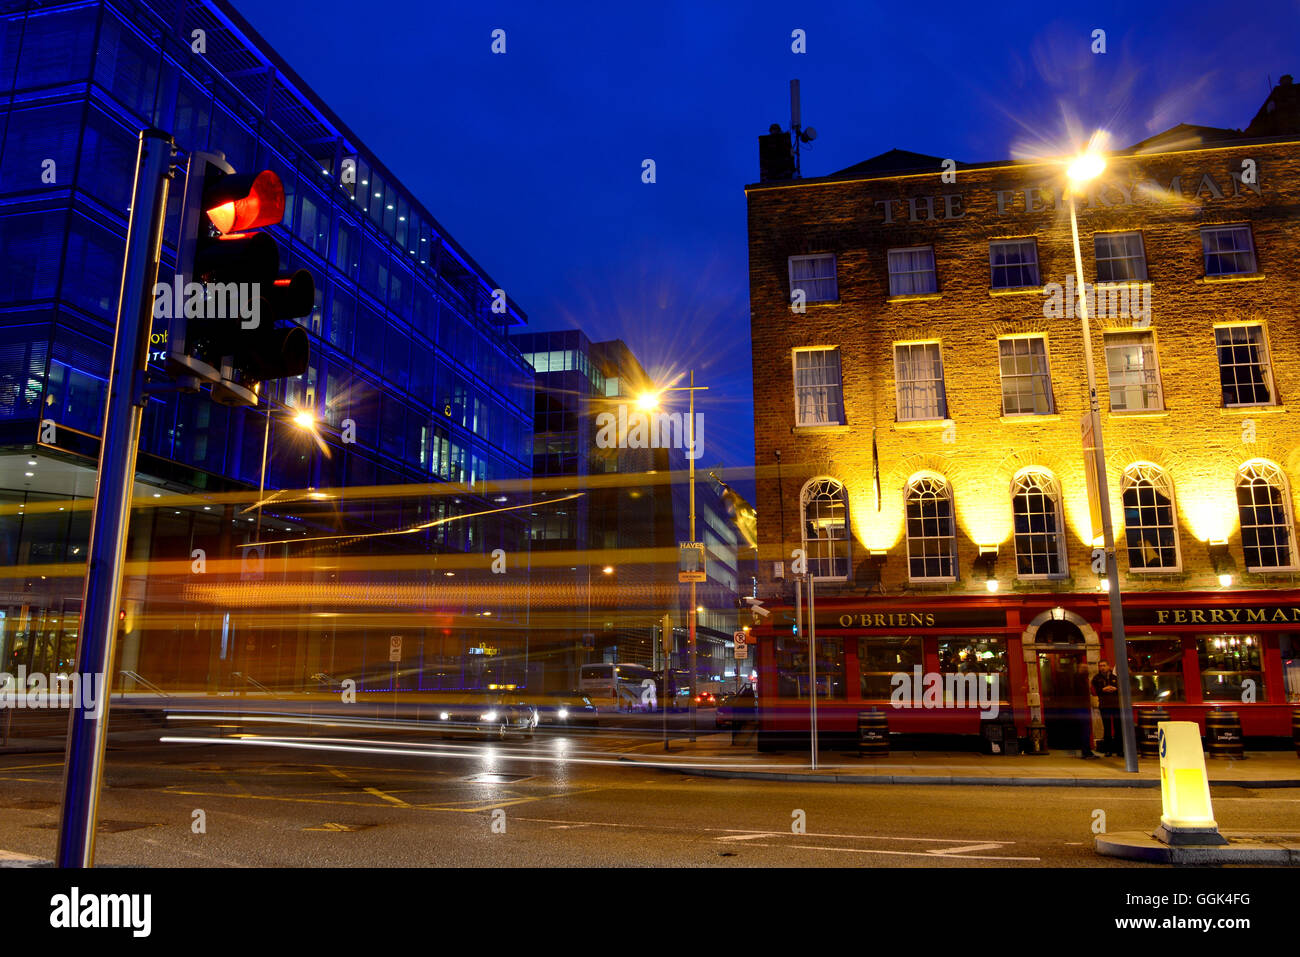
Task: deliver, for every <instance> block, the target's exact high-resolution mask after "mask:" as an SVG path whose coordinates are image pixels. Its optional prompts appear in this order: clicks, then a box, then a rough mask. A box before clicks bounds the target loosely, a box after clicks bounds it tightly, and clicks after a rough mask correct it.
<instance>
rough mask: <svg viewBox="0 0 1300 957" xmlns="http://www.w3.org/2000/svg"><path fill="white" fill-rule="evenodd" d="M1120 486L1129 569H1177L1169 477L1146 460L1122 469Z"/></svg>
mask: <svg viewBox="0 0 1300 957" xmlns="http://www.w3.org/2000/svg"><path fill="white" fill-rule="evenodd" d="M1121 487H1122V489H1123V500H1124V536H1125V538H1126V539H1127V541H1128V564H1129V568H1130V569H1131V570H1132V571H1175V570H1177V569H1178V567H1179V562H1178V524H1177V522H1175V521H1174V493H1173V486H1172V484H1171V483H1170V481H1169V476H1168V475H1167V474H1166V473H1165V472H1164V470H1162V469H1160V468H1158V467H1157V466H1155V465H1152V464H1151V463H1150V462H1138V463H1135V464H1133V465H1130V466H1129V467H1128V468H1127V469H1125V470H1124V477H1123V480H1122V482H1121Z"/></svg>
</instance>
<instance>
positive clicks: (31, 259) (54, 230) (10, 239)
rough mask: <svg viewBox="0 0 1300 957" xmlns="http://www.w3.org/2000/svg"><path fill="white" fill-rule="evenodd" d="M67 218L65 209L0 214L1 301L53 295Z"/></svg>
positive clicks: (9, 301) (44, 297)
mask: <svg viewBox="0 0 1300 957" xmlns="http://www.w3.org/2000/svg"><path fill="white" fill-rule="evenodd" d="M66 221H67V214H66V213H63V212H48V213H22V214H20V215H17V216H0V249H3V250H4V255H3V256H0V304H4V303H24V302H29V301H30V300H32V299H52V298H53V297H54V285H55V283H56V281H57V280H58V275H59V260H60V259H61V258H62V249H63V226H64V224H65V223H66ZM119 265H120V263H119Z"/></svg>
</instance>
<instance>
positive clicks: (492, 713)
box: [479, 711, 497, 721]
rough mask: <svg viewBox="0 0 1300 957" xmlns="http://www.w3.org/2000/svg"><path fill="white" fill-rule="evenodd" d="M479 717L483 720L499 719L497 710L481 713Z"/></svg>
mask: <svg viewBox="0 0 1300 957" xmlns="http://www.w3.org/2000/svg"><path fill="white" fill-rule="evenodd" d="M479 719H480V720H481V721H495V720H496V719H497V713H496V712H495V711H489V712H488V713H487V714H484V715H480V716H479Z"/></svg>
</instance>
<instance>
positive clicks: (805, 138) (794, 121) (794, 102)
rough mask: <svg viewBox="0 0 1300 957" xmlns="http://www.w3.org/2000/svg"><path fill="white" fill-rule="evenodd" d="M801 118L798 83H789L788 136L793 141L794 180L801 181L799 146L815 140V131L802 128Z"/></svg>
mask: <svg viewBox="0 0 1300 957" xmlns="http://www.w3.org/2000/svg"><path fill="white" fill-rule="evenodd" d="M802 123H803V117H802V116H801V115H800V110H799V81H798V80H791V81H790V135H791V137H792V138H793V141H794V178H795V179H801V178H802V174H801V173H800V171H799V144H800V143H811V142H812V141H813V140H815V139H816V138H817V131H816V130H815V129H813V128H812V127H811V126H810V127H808V129H806V130H805V129H803V128H802Z"/></svg>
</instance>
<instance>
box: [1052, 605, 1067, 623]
mask: <svg viewBox="0 0 1300 957" xmlns="http://www.w3.org/2000/svg"><path fill="white" fill-rule="evenodd" d="M1052 621H1065V609H1064V608H1062V607H1061V606H1060V605H1057V606H1056V607H1055V608H1053V609H1052Z"/></svg>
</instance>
